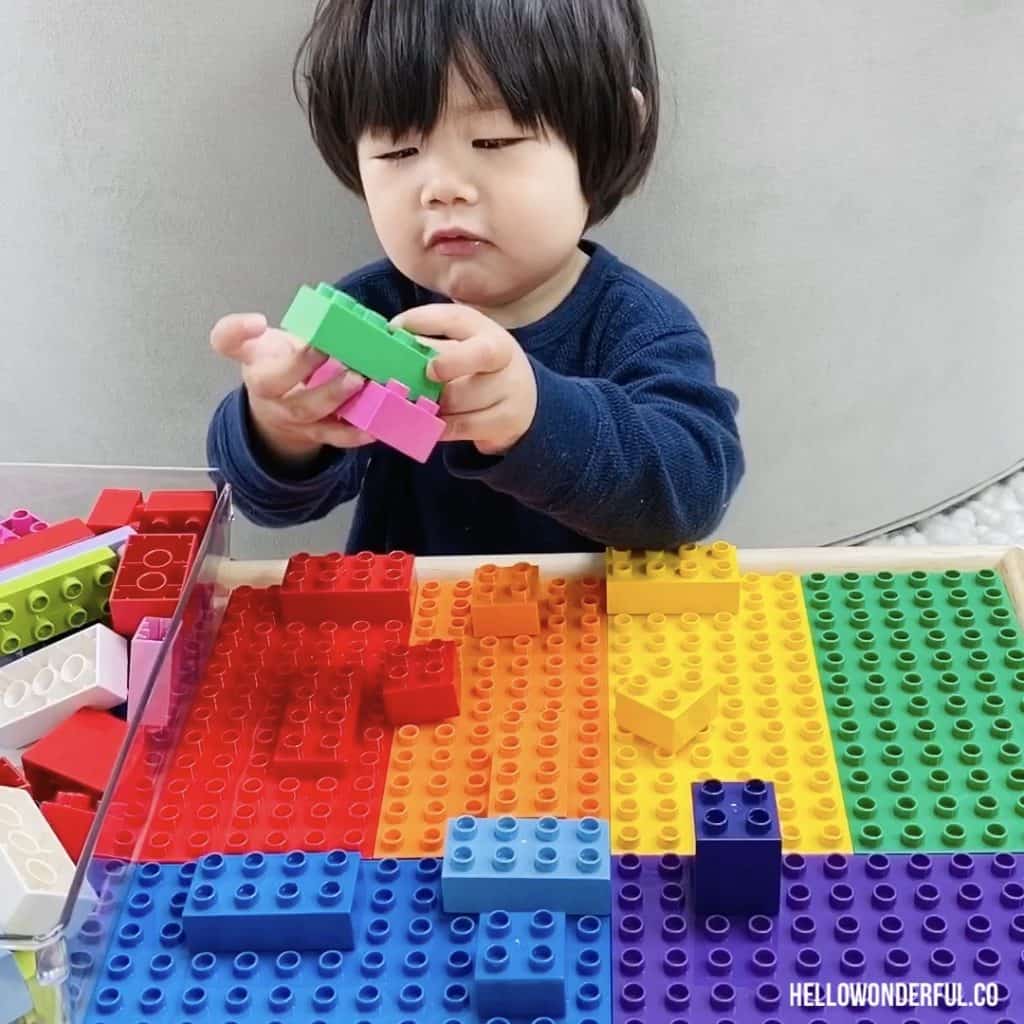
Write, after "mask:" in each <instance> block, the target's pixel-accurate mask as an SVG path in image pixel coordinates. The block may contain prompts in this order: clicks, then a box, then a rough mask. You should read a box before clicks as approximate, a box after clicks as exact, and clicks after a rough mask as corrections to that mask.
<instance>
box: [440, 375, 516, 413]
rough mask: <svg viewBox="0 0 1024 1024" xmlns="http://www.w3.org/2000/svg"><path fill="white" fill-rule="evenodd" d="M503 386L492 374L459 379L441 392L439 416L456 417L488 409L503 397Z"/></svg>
mask: <svg viewBox="0 0 1024 1024" xmlns="http://www.w3.org/2000/svg"><path fill="white" fill-rule="evenodd" d="M504 391H505V384H503V383H502V381H501V378H500V376H499V375H497V374H493V373H478V374H474V375H472V376H469V377H460V378H459V379H457V380H453V381H451V382H450V383H448V384H446V385H445V388H444V391H443V392H441V414H442V415H443V416H456V415H460V414H463V413H470V412H476V411H479V410H480V409H487V408H490V407H491V406H492V405H496V404H497V403H498V402H500V401H501V400H502V398H504V397H505V395H504Z"/></svg>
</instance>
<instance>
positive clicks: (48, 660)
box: [0, 625, 128, 747]
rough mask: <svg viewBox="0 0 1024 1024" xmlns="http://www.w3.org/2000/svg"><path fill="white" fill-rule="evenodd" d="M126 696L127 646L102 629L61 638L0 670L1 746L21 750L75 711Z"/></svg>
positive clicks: (115, 702)
mask: <svg viewBox="0 0 1024 1024" xmlns="http://www.w3.org/2000/svg"><path fill="white" fill-rule="evenodd" d="M127 696H128V645H127V642H126V641H125V639H124V637H122V636H118V635H117V633H115V632H113V630H110V629H108V628H107V627H106V626H101V625H96V626H92V627H90V628H89V629H86V630H83V631H82V632H81V633H74V634H72V635H71V636H66V637H63V638H62V639H60V640H58V641H57V642H56V643H52V644H49V645H47V646H46V647H43V648H41V649H40V650H38V651H35V652H33V653H32V654H28V655H26V656H25V657H23V658H19V659H18V660H17V661H15V662H13V663H11V664H9V665H4V666H3V668H0V746H3V747H23V746H25V745H26V744H28V743H34V742H35V741H36V740H37V739H40V738H41V737H42V736H45V735H46V734H47V733H48V732H51V731H52V730H53V729H55V728H56V727H57V726H58V725H60V723H61V722H63V721H64V720H65V719H66V718H70V717H71V716H72V715H73V714H74V713H75V712H76V711H78V710H79V708H112V707H115V706H116V705H118V704H121V703H123V702H124V701H125V700H126V698H127Z"/></svg>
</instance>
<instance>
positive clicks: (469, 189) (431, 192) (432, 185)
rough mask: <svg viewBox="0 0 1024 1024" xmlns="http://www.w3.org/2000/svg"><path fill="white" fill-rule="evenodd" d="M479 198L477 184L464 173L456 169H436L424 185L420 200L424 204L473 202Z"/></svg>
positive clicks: (446, 204) (440, 204) (444, 204)
mask: <svg viewBox="0 0 1024 1024" xmlns="http://www.w3.org/2000/svg"><path fill="white" fill-rule="evenodd" d="M478 198H479V195H478V192H477V189H476V186H475V185H474V184H473V183H472V182H471V181H469V180H468V179H467V178H466V177H465V176H464V175H461V174H458V173H457V172H454V171H448V170H436V171H434V172H433V173H432V174H430V176H429V177H428V179H427V181H426V182H425V183H424V185H423V190H422V193H421V196H420V202H421V203H422V205H423V206H452V205H454V204H455V203H467V204H472V203H475V202H477V200H478Z"/></svg>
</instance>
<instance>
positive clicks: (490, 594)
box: [470, 562, 540, 637]
mask: <svg viewBox="0 0 1024 1024" xmlns="http://www.w3.org/2000/svg"><path fill="white" fill-rule="evenodd" d="M470 618H471V621H472V624H473V636H475V637H482V636H537V634H539V633H540V571H539V570H538V568H537V566H535V565H531V564H530V563H528V562H517V563H516V564H515V565H506V566H498V565H482V566H480V568H479V569H477V570H476V572H474V573H473V591H472V595H471V598H470Z"/></svg>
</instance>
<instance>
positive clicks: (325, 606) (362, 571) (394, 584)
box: [281, 551, 416, 625]
mask: <svg viewBox="0 0 1024 1024" xmlns="http://www.w3.org/2000/svg"><path fill="white" fill-rule="evenodd" d="M414 561H415V560H414V559H413V557H412V555H407V554H405V553H404V552H402V551H392V552H391V553H390V554H387V555H374V554H371V553H370V552H368V551H364V552H362V553H360V554H358V555H340V554H330V555H307V554H298V555H293V556H292V557H291V558H290V559H289V560H288V569H287V571H286V572H285V577H284V583H283V584H282V586H281V611H282V612H283V613H284V615H285V617H286V618H288V619H296V620H298V621H300V622H305V623H307V624H310V625H318V624H319V623H321V622H354V621H356V620H357V619H365V620H369V621H371V622H383V621H386V620H388V619H400V620H401V621H402V622H409V621H411V619H412V612H413V604H414V602H415V600H416V576H415V571H414Z"/></svg>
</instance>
